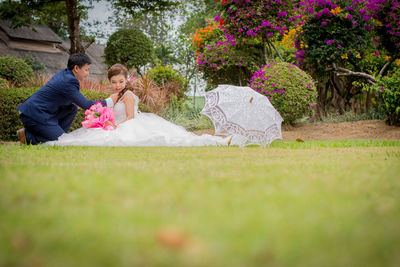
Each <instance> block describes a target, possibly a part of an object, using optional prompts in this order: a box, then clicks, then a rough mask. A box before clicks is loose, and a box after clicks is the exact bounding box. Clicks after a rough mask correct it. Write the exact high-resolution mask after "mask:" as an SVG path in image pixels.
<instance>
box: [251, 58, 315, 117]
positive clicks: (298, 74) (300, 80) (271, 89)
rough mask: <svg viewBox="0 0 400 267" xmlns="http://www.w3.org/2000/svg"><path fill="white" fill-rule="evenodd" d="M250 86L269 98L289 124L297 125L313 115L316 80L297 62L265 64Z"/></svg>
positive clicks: (252, 79) (256, 73)
mask: <svg viewBox="0 0 400 267" xmlns="http://www.w3.org/2000/svg"><path fill="white" fill-rule="evenodd" d="M250 87H251V88H253V89H254V90H255V91H257V92H259V93H260V94H264V95H266V96H267V97H268V99H269V100H270V101H271V104H272V105H273V106H274V107H275V108H276V109H277V110H278V111H279V113H280V114H281V116H282V118H283V119H284V122H285V123H289V124H293V123H294V121H295V120H297V119H301V118H303V117H305V116H308V118H311V117H312V116H313V106H314V105H315V101H316V96H317V91H316V88H315V84H314V81H313V79H312V78H311V77H310V76H309V75H308V74H307V73H305V72H304V71H302V70H301V69H300V68H298V67H297V66H295V65H293V64H290V63H286V62H282V63H270V64H267V65H264V66H262V67H261V69H260V70H258V71H257V72H255V73H254V75H253V77H252V78H251V81H250Z"/></svg>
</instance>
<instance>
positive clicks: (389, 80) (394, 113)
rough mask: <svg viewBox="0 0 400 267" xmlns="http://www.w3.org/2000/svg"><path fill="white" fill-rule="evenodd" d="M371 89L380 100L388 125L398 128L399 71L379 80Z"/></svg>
mask: <svg viewBox="0 0 400 267" xmlns="http://www.w3.org/2000/svg"><path fill="white" fill-rule="evenodd" d="M373 89H375V91H376V92H377V94H378V96H379V97H380V98H381V99H382V102H383V109H384V110H385V112H386V114H387V116H388V117H387V122H388V124H389V125H397V126H400V69H398V70H397V71H396V72H395V73H393V74H392V75H389V76H385V77H383V78H381V79H379V80H378V82H377V83H376V84H375V85H374V86H373Z"/></svg>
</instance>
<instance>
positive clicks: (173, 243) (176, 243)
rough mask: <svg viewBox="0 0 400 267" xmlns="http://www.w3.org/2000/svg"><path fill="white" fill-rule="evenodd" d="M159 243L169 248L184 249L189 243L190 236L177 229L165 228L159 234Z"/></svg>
mask: <svg viewBox="0 0 400 267" xmlns="http://www.w3.org/2000/svg"><path fill="white" fill-rule="evenodd" d="M156 237H157V241H158V242H159V243H160V244H161V245H163V246H164V247H167V248H172V249H182V248H184V247H185V246H186V245H187V243H188V236H187V235H186V234H185V233H184V232H183V231H182V230H179V229H177V228H173V227H168V228H163V229H161V230H159V231H158V233H157V236H156Z"/></svg>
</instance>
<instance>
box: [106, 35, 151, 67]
mask: <svg viewBox="0 0 400 267" xmlns="http://www.w3.org/2000/svg"><path fill="white" fill-rule="evenodd" d="M104 56H105V59H106V64H108V65H109V66H111V65H113V64H116V63H121V64H124V65H126V66H127V67H128V68H129V69H130V68H132V67H135V68H136V69H137V70H139V71H140V68H141V67H143V66H145V65H146V64H147V63H150V62H152V60H153V57H154V47H153V44H152V42H151V40H150V39H149V38H147V37H146V35H144V33H142V32H141V31H140V30H138V29H121V30H118V31H116V32H115V33H113V34H112V35H111V36H110V38H109V39H108V41H107V46H106V48H105V49H104Z"/></svg>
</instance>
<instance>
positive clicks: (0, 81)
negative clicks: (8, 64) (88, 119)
mask: <svg viewBox="0 0 400 267" xmlns="http://www.w3.org/2000/svg"><path fill="white" fill-rule="evenodd" d="M8 85H9V84H8V81H7V80H6V79H4V78H1V77H0V88H5V87H8Z"/></svg>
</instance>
